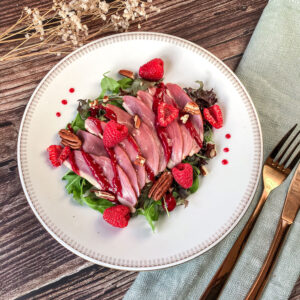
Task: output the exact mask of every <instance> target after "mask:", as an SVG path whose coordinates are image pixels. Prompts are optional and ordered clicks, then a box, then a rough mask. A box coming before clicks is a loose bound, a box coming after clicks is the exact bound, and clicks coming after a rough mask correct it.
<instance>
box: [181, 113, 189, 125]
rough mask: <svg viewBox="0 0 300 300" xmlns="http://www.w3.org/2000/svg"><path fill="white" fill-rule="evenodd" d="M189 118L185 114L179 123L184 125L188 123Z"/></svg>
mask: <svg viewBox="0 0 300 300" xmlns="http://www.w3.org/2000/svg"><path fill="white" fill-rule="evenodd" d="M189 116H190V115H189V114H185V115H183V116H182V117H180V120H181V122H182V123H183V124H185V123H186V122H187V121H188V119H189Z"/></svg>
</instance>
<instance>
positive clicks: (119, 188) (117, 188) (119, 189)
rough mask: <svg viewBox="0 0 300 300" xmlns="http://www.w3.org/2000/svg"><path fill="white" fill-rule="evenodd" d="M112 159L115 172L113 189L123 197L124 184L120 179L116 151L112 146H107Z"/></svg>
mask: <svg viewBox="0 0 300 300" xmlns="http://www.w3.org/2000/svg"><path fill="white" fill-rule="evenodd" d="M105 149H106V151H107V153H108V155H109V157H110V161H111V166H112V169H113V172H114V179H113V190H114V193H116V194H118V195H119V196H120V197H122V185H121V181H120V177H119V174H118V170H117V159H116V154H115V151H114V150H113V149H111V148H107V147H105Z"/></svg>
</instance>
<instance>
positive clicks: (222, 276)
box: [200, 124, 300, 300]
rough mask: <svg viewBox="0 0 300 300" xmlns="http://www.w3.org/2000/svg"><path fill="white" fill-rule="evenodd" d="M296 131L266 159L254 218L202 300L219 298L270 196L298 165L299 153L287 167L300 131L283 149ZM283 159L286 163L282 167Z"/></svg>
mask: <svg viewBox="0 0 300 300" xmlns="http://www.w3.org/2000/svg"><path fill="white" fill-rule="evenodd" d="M296 127H297V124H296V125H295V126H293V128H291V129H290V130H289V131H288V132H287V133H286V135H285V136H284V137H283V138H282V139H281V141H280V142H279V143H278V144H277V146H276V147H275V148H274V149H273V151H272V152H271V154H270V155H269V157H268V158H267V159H266V161H265V164H264V166H263V183H264V189H263V193H262V195H261V197H260V199H259V201H258V203H257V205H256V207H255V210H254V211H253V213H252V215H251V216H250V218H249V219H248V222H247V224H246V225H245V227H244V228H243V230H242V232H241V233H240V235H239V237H238V238H237V240H236V242H235V243H234V244H233V246H232V248H231V250H230V251H229V253H228V254H227V256H226V258H225V259H224V261H223V263H222V265H221V266H220V267H219V269H218V270H217V272H216V274H215V276H214V277H213V278H212V280H211V281H210V283H209V285H208V287H207V288H206V290H205V291H204V293H203V294H202V296H201V297H200V300H216V299H217V298H218V297H219V296H220V294H221V292H222V290H223V288H224V286H225V284H226V282H227V280H228V278H229V276H230V274H231V272H232V270H233V268H234V266H235V263H236V262H237V260H238V258H239V257H240V255H241V253H242V251H243V249H244V247H245V244H246V243H247V240H248V238H249V235H250V233H251V231H252V229H253V227H254V224H255V222H256V220H257V218H258V216H259V214H260V212H261V210H262V208H263V206H264V204H265V202H266V200H267V198H268V196H269V194H270V192H271V191H272V190H274V189H275V188H277V187H278V186H279V185H280V184H281V183H282V182H283V181H284V180H285V179H286V178H287V176H288V175H289V174H290V173H291V171H292V170H293V168H294V167H295V166H296V164H297V163H298V161H299V159H300V151H299V152H298V153H297V155H296V156H295V157H294V159H293V160H292V161H291V162H290V163H289V164H288V162H289V160H290V158H291V157H292V156H293V154H294V153H295V152H296V150H297V148H298V146H299V143H297V144H296V146H295V147H293V148H292V150H290V148H291V146H292V145H293V142H294V141H295V140H296V138H297V136H298V135H299V133H300V131H298V132H297V134H296V135H295V136H294V137H293V138H292V140H291V141H290V142H289V143H288V145H287V146H286V147H285V148H284V145H285V144H286V142H287V140H288V139H289V138H290V137H291V135H292V133H293V132H294V130H295V128H296ZM289 150H290V151H289ZM280 152H281V153H282V154H281V155H279V157H278V158H277V159H276V157H277V156H278V154H279V153H280ZM288 152H289V153H288ZM283 158H285V159H284V161H283V162H282V163H281V161H282V160H283Z"/></svg>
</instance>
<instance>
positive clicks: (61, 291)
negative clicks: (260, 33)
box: [0, 0, 300, 300]
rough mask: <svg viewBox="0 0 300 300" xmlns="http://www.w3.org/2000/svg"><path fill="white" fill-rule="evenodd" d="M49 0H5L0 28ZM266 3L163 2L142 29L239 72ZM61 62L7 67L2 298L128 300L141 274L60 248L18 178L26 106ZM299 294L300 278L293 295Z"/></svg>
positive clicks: (0, 198)
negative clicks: (200, 50)
mask: <svg viewBox="0 0 300 300" xmlns="http://www.w3.org/2000/svg"><path fill="white" fill-rule="evenodd" d="M49 2H50V1H49V0H42V1H40V0H18V1H11V0H2V1H1V2H0V32H2V31H3V30H4V29H5V28H7V26H8V25H11V24H13V23H14V21H15V20H16V19H17V18H18V16H19V13H20V11H21V9H22V7H23V6H26V5H27V6H29V7H32V6H36V5H38V6H43V7H45V6H47V5H49ZM266 2H267V1H266V0H253V1H250V0H242V1H238V0H229V1H226V0H221V1H218V0H210V1H207V0H206V1H205V0H201V1H196V0H187V1H181V0H172V1H164V0H157V1H154V4H156V5H158V6H159V7H161V8H162V12H161V13H160V14H154V15H153V16H152V17H150V18H149V20H147V21H146V22H143V24H142V30H145V31H158V32H164V33H168V34H174V35H177V36H179V37H182V38H186V39H188V40H190V41H193V42H195V43H197V44H199V45H201V46H203V47H205V48H207V49H209V50H210V51H211V52H213V53H214V54H215V55H217V56H218V57H220V58H221V59H223V60H224V61H225V62H226V63H227V65H228V66H229V67H231V68H232V69H235V67H236V66H237V64H238V62H239V60H240V58H241V56H242V53H243V51H244V49H245V47H246V45H247V43H248V41H249V39H250V37H251V34H252V32H253V30H254V28H255V25H256V23H257V21H258V19H259V17H260V15H261V12H262V10H263V8H264V6H265V5H266ZM92 30H93V29H92ZM131 30H137V24H134V25H133V26H132V28H131ZM4 47H5V46H3V45H0V53H4V51H5V50H6V48H4ZM60 59H61V57H60V58H58V57H56V56H51V55H44V56H42V57H33V58H28V59H22V60H16V61H10V62H2V63H1V64H0V136H1V137H2V143H0V298H1V299H2V298H4V299H12V298H16V297H21V299H41V298H55V299H65V298H66V299H74V298H76V299H77V298H91V299H93V298H97V299H99V298H101V299H121V298H122V297H123V295H124V293H125V292H126V290H127V289H128V288H129V286H130V285H131V283H132V281H133V280H134V278H135V277H136V273H132V272H125V271H117V270H112V269H107V268H103V267H100V266H96V265H92V264H91V263H89V262H86V261H84V260H82V259H81V258H79V257H77V256H75V255H73V254H72V253H71V252H69V251H68V250H66V249H65V248H63V247H62V246H60V245H59V244H58V243H57V242H56V241H55V240H54V239H52V237H51V236H50V235H49V234H48V233H47V232H46V231H45V230H44V229H43V227H42V226H41V225H40V224H39V222H38V221H37V219H36V218H35V216H34V215H33V213H32V211H31V210H30V208H29V206H28V204H27V201H26V199H25V196H24V194H23V192H22V188H21V184H20V181H19V178H18V173H17V160H16V146H17V133H18V130H19V125H20V121H21V117H22V114H23V112H24V109H25V105H26V104H27V102H28V100H29V98H30V95H31V94H32V92H33V90H34V88H35V87H36V85H37V84H38V83H39V81H40V80H41V79H42V78H43V76H45V74H46V73H47V72H48V71H49V70H50V69H51V68H52V67H53V66H54V65H55V64H56V63H57V62H58V61H59V60H60ZM299 295H300V282H299V283H298V285H297V286H296V287H295V290H294V292H293V294H292V296H291V297H292V298H291V299H293V300H295V299H296V297H298V296H299Z"/></svg>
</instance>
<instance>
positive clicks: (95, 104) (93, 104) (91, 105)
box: [89, 100, 98, 107]
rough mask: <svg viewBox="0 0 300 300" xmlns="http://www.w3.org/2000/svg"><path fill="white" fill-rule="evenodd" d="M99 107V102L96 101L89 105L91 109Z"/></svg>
mask: <svg viewBox="0 0 300 300" xmlns="http://www.w3.org/2000/svg"><path fill="white" fill-rule="evenodd" d="M97 105H98V100H94V101H92V102H90V103H89V107H96V106H97Z"/></svg>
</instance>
